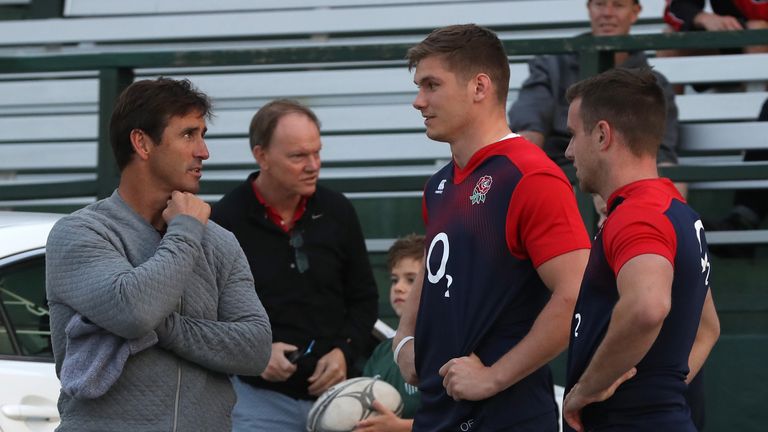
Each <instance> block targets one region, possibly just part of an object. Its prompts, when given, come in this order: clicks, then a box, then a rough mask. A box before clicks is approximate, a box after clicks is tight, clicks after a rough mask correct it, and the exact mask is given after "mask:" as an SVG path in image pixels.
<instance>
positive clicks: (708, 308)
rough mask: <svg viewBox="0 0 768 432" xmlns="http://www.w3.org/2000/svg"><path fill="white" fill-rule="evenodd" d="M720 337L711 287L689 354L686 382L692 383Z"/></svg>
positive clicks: (718, 320) (718, 321)
mask: <svg viewBox="0 0 768 432" xmlns="http://www.w3.org/2000/svg"><path fill="white" fill-rule="evenodd" d="M719 337H720V319H719V318H718V317H717V311H716V310H715V302H714V301H713V300H712V290H711V289H709V290H707V297H706V299H704V307H703V308H702V310H701V321H700V322H699V330H698V331H697V332H696V340H695V341H694V342H693V347H692V348H691V354H690V355H689V356H688V368H689V369H690V371H689V372H688V376H687V377H686V378H685V382H686V383H690V382H691V380H693V378H694V377H696V374H698V373H699V371H700V370H701V367H702V366H704V362H705V361H706V360H707V357H709V353H710V352H711V351H712V347H714V346H715V342H717V339H718V338H719Z"/></svg>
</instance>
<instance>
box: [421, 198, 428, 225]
mask: <svg viewBox="0 0 768 432" xmlns="http://www.w3.org/2000/svg"><path fill="white" fill-rule="evenodd" d="M425 197H426V195H425V194H421V218H422V219H423V220H424V226H427V221H428V220H429V214H428V212H427V199H426V198H425Z"/></svg>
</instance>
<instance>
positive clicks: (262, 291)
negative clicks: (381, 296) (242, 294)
mask: <svg viewBox="0 0 768 432" xmlns="http://www.w3.org/2000/svg"><path fill="white" fill-rule="evenodd" d="M249 137H250V145H251V151H252V153H253V156H254V158H255V159H256V162H258V165H259V171H256V172H254V173H252V174H251V175H249V176H248V178H247V179H246V180H245V181H244V182H243V183H242V184H241V185H240V186H238V187H237V188H235V189H234V190H232V191H231V192H229V193H228V194H226V195H225V196H224V197H223V198H222V199H221V200H220V201H219V202H218V203H216V204H215V205H214V206H213V210H212V213H211V219H213V220H215V221H216V222H218V223H220V224H221V225H222V226H223V227H225V228H227V229H229V230H230V231H232V232H233V233H234V234H235V237H237V239H238V241H239V242H240V246H242V248H243V250H244V251H245V255H246V257H247V258H248V262H249V264H250V267H251V271H252V272H253V276H254V279H255V287H256V292H257V293H258V294H259V297H260V298H261V300H262V302H263V303H264V307H265V308H266V310H267V313H268V314H269V316H270V322H271V324H272V334H273V343H272V357H271V358H270V360H269V364H268V365H267V369H266V370H265V371H264V373H262V374H261V375H260V376H258V377H253V376H240V377H235V378H234V379H233V381H234V384H235V390H236V391H237V395H238V400H237V404H236V405H235V409H234V410H233V413H232V422H233V426H234V428H233V429H234V430H235V431H257V430H258V431H262V430H263V431H281V432H292V431H295V432H304V431H305V430H306V419H307V413H308V412H309V409H310V408H311V406H312V402H313V401H314V400H315V399H316V398H317V397H318V396H319V395H321V394H322V393H323V392H324V391H325V390H327V389H328V388H329V387H331V386H332V385H334V384H336V383H338V382H341V381H343V380H345V379H347V378H348V377H349V376H354V375H356V372H355V371H354V368H353V366H354V365H355V363H356V362H357V360H358V359H361V358H363V357H367V356H368V354H370V352H369V349H370V346H371V344H370V341H371V338H372V336H371V331H372V329H373V325H374V322H375V321H376V316H377V305H378V291H377V289H376V284H375V282H374V279H373V273H372V271H371V266H370V264H369V262H368V253H367V251H366V248H365V241H364V239H363V233H362V230H361V228H360V223H359V222H358V219H357V215H356V213H355V210H354V208H353V207H352V204H351V203H350V202H349V200H347V199H346V198H345V197H344V196H343V195H342V194H340V193H337V192H333V191H331V190H329V189H326V188H324V187H322V186H318V185H317V179H318V175H319V173H320V148H321V146H322V145H321V142H320V123H319V121H318V119H317V117H316V116H315V113H314V112H312V110H310V109H309V108H307V107H305V106H303V105H301V104H299V103H297V102H294V101H290V100H276V101H273V102H270V103H268V104H266V105H265V106H263V107H262V108H261V109H260V110H259V111H258V112H257V113H256V115H254V117H253V119H252V121H251V125H250V130H249ZM289 356H290V357H291V358H290V359H289V358H288V357H289ZM361 362H362V360H361ZM358 373H359V372H358Z"/></svg>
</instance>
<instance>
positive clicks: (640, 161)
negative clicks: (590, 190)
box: [598, 157, 659, 201]
mask: <svg viewBox="0 0 768 432" xmlns="http://www.w3.org/2000/svg"><path fill="white" fill-rule="evenodd" d="M624 162H625V163H619V164H615V165H609V166H611V167H612V168H610V172H609V175H608V176H607V178H606V181H605V183H604V187H603V188H601V190H600V191H599V192H598V193H599V194H600V196H602V197H603V199H604V200H606V201H607V200H608V198H609V197H610V196H611V195H613V193H614V192H616V191H617V190H619V189H621V188H623V187H624V186H626V185H628V184H630V183H634V182H636V181H640V180H648V179H656V178H659V170H658V168H657V167H656V159H655V158H650V157H642V158H637V157H635V158H630V159H627V160H626V161H624Z"/></svg>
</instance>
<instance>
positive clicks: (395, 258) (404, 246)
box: [387, 234, 424, 271]
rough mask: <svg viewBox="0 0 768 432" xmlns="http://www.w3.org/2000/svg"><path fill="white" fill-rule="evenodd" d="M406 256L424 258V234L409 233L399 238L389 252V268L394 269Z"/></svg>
mask: <svg viewBox="0 0 768 432" xmlns="http://www.w3.org/2000/svg"><path fill="white" fill-rule="evenodd" d="M405 258H412V259H414V260H416V261H422V260H424V236H423V235H418V234H408V235H407V236H405V237H400V238H399V239H397V240H396V241H395V242H394V243H393V244H392V246H391V247H390V248H389V251H388V252H387V268H388V269H389V270H390V271H392V268H394V267H395V265H396V264H397V263H398V262H400V260H402V259H405Z"/></svg>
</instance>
